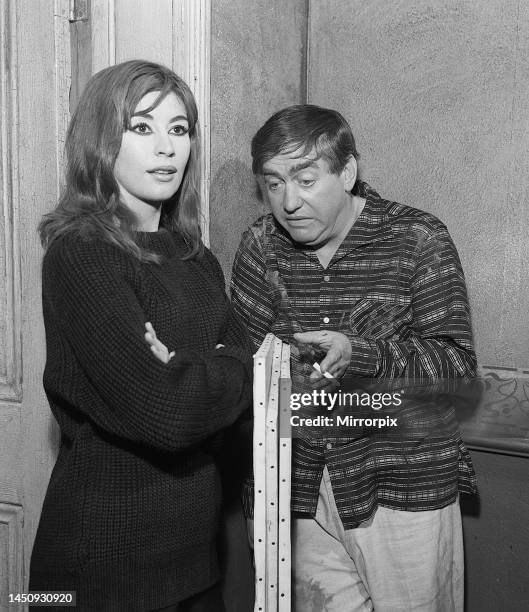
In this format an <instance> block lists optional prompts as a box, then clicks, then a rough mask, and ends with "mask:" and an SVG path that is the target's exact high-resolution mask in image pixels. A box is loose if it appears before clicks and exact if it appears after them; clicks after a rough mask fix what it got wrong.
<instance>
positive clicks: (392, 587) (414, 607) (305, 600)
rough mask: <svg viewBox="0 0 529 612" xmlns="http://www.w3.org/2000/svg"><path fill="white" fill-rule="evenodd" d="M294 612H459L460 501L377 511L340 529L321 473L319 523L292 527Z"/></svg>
mask: <svg viewBox="0 0 529 612" xmlns="http://www.w3.org/2000/svg"><path fill="white" fill-rule="evenodd" d="M292 544H293V546H292V554H293V563H292V567H293V582H294V584H293V587H294V588H293V591H294V593H293V594H294V603H293V606H292V610H293V611H295V612H364V611H368V610H369V611H372V610H374V611H375V612H412V611H417V612H462V610H463V573H464V565H463V537H462V527H461V513H460V509H459V501H456V502H455V503H453V504H451V505H449V506H447V507H445V508H441V509H440V510H429V511H421V512H404V511H401V510H390V509H388V508H383V507H379V508H378V509H377V511H376V513H375V515H374V517H373V518H371V519H370V520H369V521H366V522H365V523H362V524H361V525H360V526H359V527H357V528H356V529H348V530H347V531H346V530H344V528H343V525H342V522H341V520H340V517H339V516H338V511H337V508H336V503H335V501H334V495H333V492H332V487H331V482H330V479H329V473H328V471H327V468H325V470H324V473H323V478H322V482H321V487H320V494H319V501H318V509H317V513H316V519H315V520H314V519H312V518H306V519H305V518H302V519H295V520H294V521H293V524H292Z"/></svg>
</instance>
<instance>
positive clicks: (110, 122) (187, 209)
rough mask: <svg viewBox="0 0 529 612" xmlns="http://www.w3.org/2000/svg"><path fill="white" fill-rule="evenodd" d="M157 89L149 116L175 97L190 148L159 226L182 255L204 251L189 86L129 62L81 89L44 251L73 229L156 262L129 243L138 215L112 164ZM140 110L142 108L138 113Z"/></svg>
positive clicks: (46, 223)
mask: <svg viewBox="0 0 529 612" xmlns="http://www.w3.org/2000/svg"><path fill="white" fill-rule="evenodd" d="M153 91H156V92H159V95H158V96H157V98H156V100H155V101H154V103H153V104H152V106H151V107H150V108H149V109H145V110H146V111H147V112H149V111H150V110H152V109H153V108H155V107H156V106H157V105H158V104H159V103H160V102H161V101H162V100H163V99H164V98H165V96H166V95H167V94H168V93H170V92H174V93H175V94H176V96H177V97H178V98H179V99H180V100H181V101H182V104H183V105H184V107H185V109H186V113H187V119H188V124H189V137H190V141H191V151H190V154H189V160H188V162H187V166H186V170H185V172H184V176H183V179H182V183H181V184H180V187H179V189H178V191H177V192H176V194H175V195H174V196H173V197H172V198H171V199H169V200H167V201H166V202H164V203H163V205H162V212H161V218H160V227H165V228H167V229H176V230H178V231H179V232H180V233H181V234H182V235H183V237H184V239H185V241H186V243H187V245H188V253H187V254H186V258H191V257H194V256H195V255H197V254H200V253H201V252H202V250H203V245H202V241H201V232H200V160H199V158H200V139H199V132H198V125H197V120H198V112H197V106H196V102H195V98H194V96H193V93H192V92H191V90H190V89H189V87H188V85H187V84H186V83H185V81H183V80H182V79H181V78H180V77H179V76H177V75H176V74H175V73H174V72H173V71H172V70H169V69H168V68H166V67H165V66H161V65H159V64H155V63H152V62H146V61H142V60H132V61H128V62H123V63H122V64H118V65H116V66H111V67H109V68H105V69H104V70H101V71H100V72H98V73H97V74H95V75H94V76H93V77H92V78H91V79H90V81H89V82H88V84H87V85H86V88H85V89H84V91H83V93H82V95H81V99H80V100H79V104H78V106H77V108H76V110H75V112H74V114H73V116H72V119H71V121H70V125H69V127H68V132H67V135H66V147H65V148H66V158H67V168H66V184H65V187H64V190H63V192H62V195H61V197H60V199H59V202H58V204H57V207H56V208H55V210H54V211H52V212H51V213H48V214H47V215H45V216H44V217H43V218H42V221H41V222H40V225H39V233H40V238H41V241H42V244H43V246H44V247H45V248H48V247H49V246H50V244H51V243H52V242H53V241H54V240H55V239H56V238H58V237H59V236H61V235H63V234H66V233H69V232H72V233H75V234H77V235H78V236H80V237H81V238H89V237H91V236H98V237H101V238H103V239H104V240H107V241H108V242H112V243H114V244H117V245H118V246H120V247H121V248H123V249H124V250H126V251H127V252H129V253H130V254H132V255H134V256H135V257H137V258H138V259H140V260H141V261H150V262H157V261H158V260H159V258H158V256H157V255H155V254H154V253H150V252H149V251H147V250H146V249H144V248H142V247H141V245H139V244H137V242H136V241H135V239H134V229H135V224H136V218H135V216H134V214H133V212H132V211H131V210H130V209H129V208H128V207H127V206H126V205H125V204H124V203H123V202H122V201H121V200H120V196H119V185H118V183H117V181H116V179H115V178H114V163H115V161H116V157H117V156H118V153H119V150H120V148H121V139H122V135H123V132H124V131H125V130H127V129H129V128H130V120H131V116H132V115H133V113H134V111H135V109H136V107H137V105H138V103H139V102H140V100H141V99H142V98H143V96H145V95H146V94H148V93H150V92H153ZM142 110H143V109H142Z"/></svg>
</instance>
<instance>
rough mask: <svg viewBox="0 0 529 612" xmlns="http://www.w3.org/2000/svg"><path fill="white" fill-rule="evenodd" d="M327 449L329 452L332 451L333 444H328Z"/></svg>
mask: <svg viewBox="0 0 529 612" xmlns="http://www.w3.org/2000/svg"><path fill="white" fill-rule="evenodd" d="M325 448H326V449H327V450H332V442H327V444H326V445H325Z"/></svg>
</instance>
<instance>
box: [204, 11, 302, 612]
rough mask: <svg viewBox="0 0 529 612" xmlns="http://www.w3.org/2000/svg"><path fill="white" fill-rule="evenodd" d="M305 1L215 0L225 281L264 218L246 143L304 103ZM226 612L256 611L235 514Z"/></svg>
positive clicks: (215, 223) (219, 245)
mask: <svg viewBox="0 0 529 612" xmlns="http://www.w3.org/2000/svg"><path fill="white" fill-rule="evenodd" d="M307 5H308V1H307V0H289V1H288V2H285V1H284V0H267V1H266V2H263V1H262V0H215V2H212V31H211V185H210V242H211V248H212V250H213V252H214V253H215V255H216V256H217V257H218V259H219V261H220V263H221V265H222V267H223V269H224V274H225V276H226V279H227V280H228V279H229V277H230V275H231V265H232V262H233V257H234V255H235V251H236V249H237V246H238V244H239V241H240V238H241V234H242V232H243V231H244V230H245V229H246V228H247V227H248V225H249V224H250V223H252V222H253V221H254V220H255V219H256V218H257V217H258V216H259V215H261V214H263V213H264V212H267V210H266V209H265V207H264V206H263V205H262V203H261V202H260V201H259V199H258V197H257V192H256V189H255V184H254V178H253V175H252V172H251V159H250V140H251V138H252V136H253V135H254V134H255V132H256V131H257V130H258V129H259V127H260V126H261V125H262V124H263V123H264V121H266V119H267V118H268V117H269V116H270V115H271V114H272V113H274V112H275V111H277V110H279V109H280V108H283V107H284V106H288V105H290V104H299V103H301V102H303V101H304V99H305V49H306V31H307ZM222 545H223V548H222V557H223V566H224V573H225V575H224V596H225V600H226V603H227V606H228V612H249V611H250V610H253V567H252V562H251V555H250V551H249V548H248V544H247V536H246V526H245V521H244V519H243V517H242V514H241V510H240V506H239V504H238V503H237V501H236V500H235V501H233V502H232V503H231V504H230V506H229V508H228V509H227V511H226V515H225V517H224V528H223V543H222Z"/></svg>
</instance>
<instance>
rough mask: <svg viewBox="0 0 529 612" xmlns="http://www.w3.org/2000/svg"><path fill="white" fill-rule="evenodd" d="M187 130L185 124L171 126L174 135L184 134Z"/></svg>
mask: <svg viewBox="0 0 529 612" xmlns="http://www.w3.org/2000/svg"><path fill="white" fill-rule="evenodd" d="M188 132H189V128H188V127H186V126H185V125H175V126H174V127H172V128H171V133H173V134H175V135H176V136H185V135H186V134H187V133H188Z"/></svg>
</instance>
